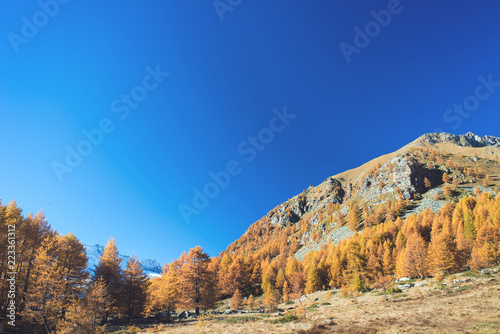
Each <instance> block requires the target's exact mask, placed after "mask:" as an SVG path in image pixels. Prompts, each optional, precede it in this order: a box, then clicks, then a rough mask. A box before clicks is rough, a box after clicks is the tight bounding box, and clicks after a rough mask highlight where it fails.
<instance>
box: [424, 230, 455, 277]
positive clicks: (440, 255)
mask: <svg viewBox="0 0 500 334" xmlns="http://www.w3.org/2000/svg"><path fill="white" fill-rule="evenodd" d="M427 260H428V266H429V271H430V272H431V273H433V274H438V273H442V272H445V273H452V272H454V271H455V270H457V268H458V264H459V263H460V261H459V257H458V252H457V248H456V243H455V241H454V240H453V237H452V236H451V235H450V234H449V233H448V232H446V231H444V232H442V233H437V234H435V235H434V237H433V238H432V240H431V243H430V245H429V250H428V257H427Z"/></svg>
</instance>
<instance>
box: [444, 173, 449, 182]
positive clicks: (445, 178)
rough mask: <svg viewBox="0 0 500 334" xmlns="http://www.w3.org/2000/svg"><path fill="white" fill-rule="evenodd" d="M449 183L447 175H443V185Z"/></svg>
mask: <svg viewBox="0 0 500 334" xmlns="http://www.w3.org/2000/svg"><path fill="white" fill-rule="evenodd" d="M450 181H451V178H450V176H449V175H448V173H443V182H444V183H450Z"/></svg>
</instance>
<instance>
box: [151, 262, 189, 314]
mask: <svg viewBox="0 0 500 334" xmlns="http://www.w3.org/2000/svg"><path fill="white" fill-rule="evenodd" d="M181 265H182V256H181V258H179V259H177V260H175V261H173V262H172V263H170V264H166V265H165V267H164V269H163V273H162V275H161V277H158V278H153V279H152V280H151V288H150V291H151V292H150V302H149V305H148V310H149V311H160V310H164V311H166V312H167V316H168V318H169V319H170V314H171V312H174V311H175V310H176V309H177V307H178V306H179V303H180V297H181V294H180V288H179V275H180V273H179V271H180V267H181Z"/></svg>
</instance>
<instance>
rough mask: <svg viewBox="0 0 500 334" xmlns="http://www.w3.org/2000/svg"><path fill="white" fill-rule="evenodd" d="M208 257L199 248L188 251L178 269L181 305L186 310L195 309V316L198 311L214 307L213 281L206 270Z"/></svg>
mask: <svg viewBox="0 0 500 334" xmlns="http://www.w3.org/2000/svg"><path fill="white" fill-rule="evenodd" d="M209 261H210V257H209V256H208V255H207V254H206V253H205V252H203V249H202V248H201V247H200V246H196V247H195V248H192V249H190V250H189V253H188V254H187V255H186V256H185V259H184V262H183V264H182V267H181V268H180V277H179V289H180V291H181V304H182V305H183V307H184V308H186V309H195V312H196V314H197V315H199V314H200V309H209V308H212V307H213V306H214V302H215V300H214V299H213V298H214V295H215V289H214V288H215V281H214V279H213V276H212V273H210V271H209V270H208V263H209Z"/></svg>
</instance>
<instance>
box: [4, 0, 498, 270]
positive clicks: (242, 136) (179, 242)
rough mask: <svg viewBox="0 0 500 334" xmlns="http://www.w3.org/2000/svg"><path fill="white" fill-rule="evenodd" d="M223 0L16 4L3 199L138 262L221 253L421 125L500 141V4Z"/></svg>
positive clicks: (11, 9)
mask: <svg viewBox="0 0 500 334" xmlns="http://www.w3.org/2000/svg"><path fill="white" fill-rule="evenodd" d="M215 6H216V7H217V8H216V7H214V3H213V2H212V1H153V0H152V1H147V2H139V1H106V2H103V1H78V0H71V1H68V0H64V1H63V0H60V1H59V2H55V0H42V1H40V2H37V1H15V0H5V1H2V3H1V4H0V7H1V8H0V9H1V10H0V54H1V57H2V58H1V63H0V113H1V114H0V140H1V141H0V142H1V148H2V149H1V155H2V159H1V162H0V198H1V200H2V202H3V203H4V204H6V203H8V202H10V201H12V200H14V199H15V200H16V201H17V203H18V204H19V205H20V206H21V207H22V208H23V209H24V210H25V212H26V213H27V212H29V211H34V212H36V211H38V210H40V209H43V210H44V212H45V214H46V216H47V219H48V221H49V222H50V223H51V225H52V226H53V227H54V228H55V229H57V230H58V231H59V232H61V233H64V234H65V233H68V232H72V233H74V234H75V235H76V236H77V237H78V238H79V239H80V240H81V241H82V242H83V243H85V244H95V243H99V244H105V243H106V241H107V239H108V238H109V237H110V236H113V237H114V238H115V239H116V241H117V244H118V248H119V251H120V252H121V253H123V254H131V253H132V252H133V251H135V252H136V253H137V255H138V256H139V258H155V259H158V260H159V261H160V262H165V261H170V260H172V259H173V258H177V257H178V256H179V255H180V253H181V252H182V251H184V250H189V248H191V247H194V246H195V245H201V246H202V247H203V248H204V249H205V250H206V251H207V252H208V253H209V254H210V255H212V256H215V255H217V254H218V253H219V252H220V251H222V250H223V249H225V247H226V246H227V245H228V244H229V243H231V242H232V241H234V240H235V239H237V238H238V237H239V236H241V235H242V234H243V233H244V232H245V230H246V229H247V228H248V226H249V225H250V224H252V223H253V222H255V221H256V220H258V219H259V218H260V217H262V216H263V215H265V214H266V213H267V212H268V211H269V210H270V209H272V208H274V207H275V206H276V205H278V204H280V203H282V202H284V201H286V200H287V199H288V198H290V197H292V196H294V195H296V194H298V193H300V192H301V191H302V190H304V189H306V188H307V187H308V186H309V185H310V184H313V185H317V184H319V183H321V182H322V181H323V180H324V179H325V178H327V177H328V176H331V175H334V174H336V173H339V172H342V171H344V170H346V169H350V168H354V167H357V166H358V165H360V164H362V163H364V162H366V161H368V160H370V159H372V158H375V157H377V156H380V155H382V154H385V153H389V152H392V151H394V150H397V149H398V148H400V147H401V146H403V145H405V144H406V143H408V142H410V141H412V140H414V139H416V138H417V137H418V136H419V135H421V134H423V133H426V132H433V131H434V130H435V129H442V130H443V131H447V132H452V133H457V134H460V133H466V132H468V131H472V132H474V133H476V134H479V135H485V134H491V135H497V136H498V135H500V131H499V126H498V125H499V124H500V113H499V106H500V84H499V83H497V82H500V34H499V31H500V20H499V19H498V17H499V16H500V2H498V1H496V0H484V1H473V0H470V1H456V0H443V1H435V0H434V1H432V0H414V1H409V0H403V1H401V2H398V1H395V0H391V1H376V2H374V1H330V0H318V1H296V0H292V1H247V0H242V1H241V0H231V1H229V0H221V1H216V2H215ZM372 11H373V12H372ZM167 73H168V74H167ZM464 103H465V104H466V106H467V109H464V108H463V107H462V109H460V106H458V105H459V104H464ZM454 104H457V106H456V107H454ZM273 110H274V111H273ZM284 110H285V111H286V113H287V115H288V116H286V115H284ZM468 110H469V111H468ZM276 115H279V116H280V117H281V118H278V117H277V116H276ZM95 129H98V130H95ZM94 130H95V131H94ZM84 131H87V132H84ZM85 133H86V134H85ZM249 136H250V137H249ZM87 137H90V138H91V140H89V139H87ZM68 150H69V151H68ZM73 151H74V152H73ZM68 152H72V153H71V154H70V153H68ZM75 152H76V153H75ZM78 152H80V153H82V154H80V155H79V157H77V156H76V154H79V153H78ZM68 155H69V157H68ZM81 155H84V156H81ZM228 168H229V171H230V172H231V174H224V175H222V174H219V176H220V179H219V184H220V185H222V186H224V187H223V188H222V187H221V186H216V187H214V185H215V183H210V182H211V180H212V177H211V176H210V172H214V173H218V172H219V171H222V170H227V169H228ZM228 175H229V177H227V176H228ZM223 176H226V177H223ZM195 188H196V189H198V190H200V192H202V193H204V192H205V190H207V191H208V194H209V195H210V197H213V198H207V199H206V200H203V199H200V198H195V191H194V190H193V189H195ZM205 188H206V189H205ZM193 199H195V200H196V201H195V202H196V203H195V204H193ZM182 203H184V205H181V204H182ZM180 205H181V206H180ZM179 206H180V207H179ZM180 208H181V209H183V210H184V215H183V214H182V213H181V210H180ZM185 217H187V219H185ZM188 220H189V222H187V221H188Z"/></svg>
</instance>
